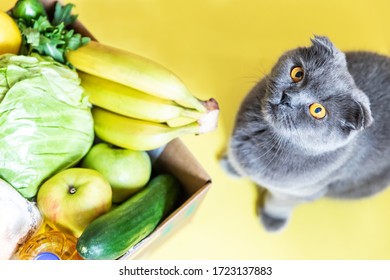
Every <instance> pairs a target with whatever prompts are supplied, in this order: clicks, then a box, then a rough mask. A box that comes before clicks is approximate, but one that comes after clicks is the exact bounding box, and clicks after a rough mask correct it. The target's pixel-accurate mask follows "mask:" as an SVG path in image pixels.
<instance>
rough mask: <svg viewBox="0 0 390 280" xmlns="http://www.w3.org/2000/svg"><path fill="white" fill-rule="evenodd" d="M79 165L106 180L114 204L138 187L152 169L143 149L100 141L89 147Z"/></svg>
mask: <svg viewBox="0 0 390 280" xmlns="http://www.w3.org/2000/svg"><path fill="white" fill-rule="evenodd" d="M81 166H82V167H85V168H92V169H95V170H97V171H99V172H100V173H101V174H102V175H103V176H104V177H105V178H106V179H107V180H108V182H109V183H110V185H111V188H112V202H114V203H121V202H123V201H125V200H126V199H127V198H129V197H130V196H131V195H132V194H134V193H135V192H137V191H139V190H140V189H142V188H143V187H144V186H145V185H146V183H147V182H148V181H149V179H150V176H151V172H152V163H151V160H150V157H149V155H148V153H147V152H145V151H133V150H129V149H123V148H119V147H116V146H113V145H110V144H108V143H104V142H102V143H98V144H95V145H94V146H92V148H91V149H90V150H89V152H88V154H87V155H86V156H85V157H84V159H83V161H82V163H81Z"/></svg>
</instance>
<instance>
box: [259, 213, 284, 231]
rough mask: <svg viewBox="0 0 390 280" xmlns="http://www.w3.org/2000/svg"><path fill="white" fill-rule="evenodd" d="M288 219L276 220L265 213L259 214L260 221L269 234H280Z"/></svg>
mask: <svg viewBox="0 0 390 280" xmlns="http://www.w3.org/2000/svg"><path fill="white" fill-rule="evenodd" d="M288 220H289V219H288V218H279V217H278V218H276V217H272V216H270V215H268V214H267V213H266V212H265V211H261V212H260V221H261V223H262V225H263V226H264V228H265V229H266V230H267V231H269V232H280V231H282V230H283V229H284V228H285V227H286V226H287V224H288Z"/></svg>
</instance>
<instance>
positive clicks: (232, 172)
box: [219, 154, 242, 178]
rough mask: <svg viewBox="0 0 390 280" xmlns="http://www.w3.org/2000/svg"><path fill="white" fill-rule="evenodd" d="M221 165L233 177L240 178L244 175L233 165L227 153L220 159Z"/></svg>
mask: <svg viewBox="0 0 390 280" xmlns="http://www.w3.org/2000/svg"><path fill="white" fill-rule="evenodd" d="M219 166H221V168H222V169H223V170H224V171H225V173H226V174H227V175H229V176H230V177H233V178H240V177H242V176H241V175H240V174H239V173H238V172H237V171H236V169H234V167H233V166H232V165H231V163H230V161H229V158H228V156H227V155H226V154H225V155H223V156H222V157H221V158H220V159H219Z"/></svg>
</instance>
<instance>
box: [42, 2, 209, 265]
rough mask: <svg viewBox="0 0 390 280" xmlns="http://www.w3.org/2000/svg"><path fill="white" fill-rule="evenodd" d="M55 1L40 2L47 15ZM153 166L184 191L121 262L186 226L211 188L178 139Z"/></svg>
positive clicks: (78, 26)
mask: <svg viewBox="0 0 390 280" xmlns="http://www.w3.org/2000/svg"><path fill="white" fill-rule="evenodd" d="M55 2H56V1H55V0H42V3H44V5H45V7H46V9H47V10H48V13H49V14H50V13H52V11H53V8H54V4H55ZM74 29H76V31H77V32H78V33H81V34H83V35H84V36H89V37H91V38H92V39H95V38H94V37H93V36H92V34H91V33H90V32H89V31H88V30H87V29H86V28H85V27H84V26H83V25H82V24H81V23H80V22H76V23H75V25H74ZM153 167H154V169H155V170H156V171H158V172H168V173H171V174H172V175H174V176H176V178H177V179H179V181H180V182H181V184H182V186H183V188H184V193H185V197H184V199H183V201H184V202H183V203H182V204H181V205H180V206H179V207H178V208H177V209H176V210H175V211H174V212H173V213H171V214H170V215H169V216H168V217H167V218H166V219H165V220H164V221H162V222H161V223H160V224H159V225H158V226H157V228H156V229H155V230H154V231H153V232H152V233H151V234H150V235H149V236H148V237H146V238H145V239H143V240H142V241H141V242H139V243H138V244H137V245H136V246H134V247H133V248H131V249H130V250H129V251H128V252H127V253H126V254H125V255H124V256H122V257H121V259H142V257H143V256H146V255H147V253H149V252H151V250H153V249H155V248H157V247H158V245H159V244H161V242H163V240H164V239H165V238H166V237H168V236H171V235H173V234H174V232H175V231H176V230H178V229H179V228H181V227H183V226H184V225H185V224H187V223H189V222H190V221H191V218H192V217H193V215H194V213H195V212H196V209H197V208H198V207H199V204H200V202H201V201H202V200H203V198H204V196H205V195H206V193H207V191H208V190H209V188H210V186H211V178H210V176H209V175H208V174H207V172H206V171H205V170H204V169H203V168H202V166H201V165H200V164H199V163H198V162H197V160H196V159H195V157H194V156H193V155H192V154H191V152H190V151H189V150H188V149H187V148H186V147H185V145H184V144H183V143H182V142H181V141H180V139H175V140H173V141H171V142H170V143H168V144H167V145H166V146H165V148H164V149H163V151H162V152H161V154H159V156H158V158H157V159H156V161H155V162H154V164H153Z"/></svg>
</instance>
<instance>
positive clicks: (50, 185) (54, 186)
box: [37, 168, 112, 237]
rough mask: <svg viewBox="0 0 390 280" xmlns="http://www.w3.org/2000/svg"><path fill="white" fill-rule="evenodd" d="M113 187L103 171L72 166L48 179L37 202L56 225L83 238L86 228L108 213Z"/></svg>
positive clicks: (50, 221)
mask: <svg viewBox="0 0 390 280" xmlns="http://www.w3.org/2000/svg"><path fill="white" fill-rule="evenodd" d="M111 203H112V190H111V186H110V184H109V182H108V181H107V180H106V179H105V178H104V176H103V175H102V174H100V173H99V172H98V171H96V170H93V169H87V168H70V169H66V170H64V171H61V172H59V173H57V174H56V175H54V176H53V177H51V178H49V179H48V180H47V181H46V182H44V183H43V184H42V185H41V187H40V188H39V190H38V194H37V205H38V208H39V210H40V211H41V212H42V214H43V216H44V218H45V220H46V222H47V223H48V224H49V225H50V226H51V227H53V228H55V229H58V230H61V231H63V232H67V233H71V234H73V235H74V236H75V237H79V236H80V235H81V233H82V232H83V230H84V229H85V227H86V226H87V225H88V224H89V223H91V222H92V221H93V220H94V219H96V218H97V217H99V216H100V215H102V214H104V213H106V212H108V211H109V210H110V208H111Z"/></svg>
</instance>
